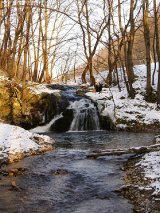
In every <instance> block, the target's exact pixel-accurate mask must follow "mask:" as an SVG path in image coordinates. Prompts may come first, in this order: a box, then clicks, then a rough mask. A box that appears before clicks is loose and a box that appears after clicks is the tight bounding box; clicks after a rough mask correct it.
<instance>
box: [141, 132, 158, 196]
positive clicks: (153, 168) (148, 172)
mask: <svg viewBox="0 0 160 213" xmlns="http://www.w3.org/2000/svg"><path fill="white" fill-rule="evenodd" d="M156 143H160V135H159V136H156ZM137 165H138V166H140V167H141V168H142V169H143V170H144V177H145V179H146V180H149V181H147V182H149V184H148V185H147V186H146V188H153V189H154V192H153V194H154V195H158V194H160V151H157V152H150V153H147V154H145V155H144V156H143V158H142V160H141V161H140V162H139V163H138V164H137Z"/></svg>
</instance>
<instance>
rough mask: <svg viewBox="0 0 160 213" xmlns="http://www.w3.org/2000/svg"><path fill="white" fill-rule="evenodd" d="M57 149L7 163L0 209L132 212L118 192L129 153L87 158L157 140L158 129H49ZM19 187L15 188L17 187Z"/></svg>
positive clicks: (0, 180) (15, 212)
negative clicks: (147, 131)
mask: <svg viewBox="0 0 160 213" xmlns="http://www.w3.org/2000/svg"><path fill="white" fill-rule="evenodd" d="M45 134H47V135H49V136H50V137H53V138H54V139H55V140H56V145H55V150H54V151H52V152H48V153H45V154H43V155H38V156H32V157H28V158H25V159H23V160H21V161H20V162H17V163H13V164H11V165H9V166H6V168H4V169H6V171H14V170H16V169H17V170H18V171H20V172H19V174H18V173H16V175H14V174H13V173H11V174H10V175H8V174H7V173H6V175H5V174H3V175H2V174H1V176H0V213H132V212H133V210H132V209H133V206H132V205H131V204H130V203H129V202H128V200H126V199H125V198H123V197H122V196H121V195H119V194H117V193H115V192H114V191H115V190H116V189H118V188H119V187H121V186H122V185H123V184H124V182H123V171H122V169H121V168H122V167H123V164H124V162H125V161H127V159H128V157H129V156H130V155H123V156H109V157H100V158H98V159H96V160H92V159H87V158H86V154H87V153H88V152H90V151H93V150H97V149H106V148H129V147H132V146H142V145H149V144H152V140H153V137H154V135H153V134H145V133H128V132H107V131H88V132H66V133H61V134H56V133H52V132H48V133H45ZM14 185H16V186H17V187H16V188H14V187H13V186H14Z"/></svg>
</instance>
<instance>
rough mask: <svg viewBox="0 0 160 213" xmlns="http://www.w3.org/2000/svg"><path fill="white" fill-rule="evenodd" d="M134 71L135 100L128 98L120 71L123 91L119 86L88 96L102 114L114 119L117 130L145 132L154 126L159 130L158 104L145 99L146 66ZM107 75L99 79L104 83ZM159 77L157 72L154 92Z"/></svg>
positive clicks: (137, 67)
mask: <svg viewBox="0 0 160 213" xmlns="http://www.w3.org/2000/svg"><path fill="white" fill-rule="evenodd" d="M153 69H154V65H152V72H153ZM134 71H135V75H136V81H135V82H134V84H133V87H134V88H135V90H136V96H135V99H131V98H129V97H128V94H127V90H126V87H125V84H124V80H123V75H122V73H121V72H122V71H121V70H119V77H120V87H121V91H119V89H118V87H117V86H112V87H111V88H103V90H102V92H101V93H94V92H89V93H87V94H86V95H87V96H88V97H89V98H91V99H92V100H93V101H95V102H96V103H98V108H99V112H100V114H102V115H108V116H109V117H110V118H112V120H113V121H114V123H115V125H116V127H117V128H120V129H122V128H128V129H135V130H137V129H138V130H141V129H142V130H145V129H147V127H149V128H150V127H151V126H152V125H155V128H158V127H159V125H160V111H159V110H158V109H157V106H156V103H148V102H146V101H145V98H144V95H145V87H146V66H145V65H138V66H135V68H134ZM107 74H108V72H107V71H104V72H101V74H100V75H99V76H97V79H98V80H99V81H100V82H103V79H105V78H106V76H107ZM102 77H103V78H102ZM157 77H158V73H157V71H156V73H155V85H154V86H153V89H154V91H156V87H157Z"/></svg>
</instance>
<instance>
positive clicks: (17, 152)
mask: <svg viewBox="0 0 160 213" xmlns="http://www.w3.org/2000/svg"><path fill="white" fill-rule="evenodd" d="M53 144H54V141H53V140H52V139H50V138H49V137H48V136H43V135H38V134H34V133H31V132H29V131H26V130H24V129H23V128H20V127H17V126H13V125H9V124H4V123H0V161H1V160H3V159H6V160H8V161H9V162H13V161H15V160H18V159H21V158H23V157H25V156H28V155H31V154H36V153H41V152H44V151H47V150H51V149H52V148H53Z"/></svg>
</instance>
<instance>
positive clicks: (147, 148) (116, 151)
mask: <svg viewBox="0 0 160 213" xmlns="http://www.w3.org/2000/svg"><path fill="white" fill-rule="evenodd" d="M159 150H160V144H154V145H150V146H141V147H131V148H129V149H105V150H98V151H94V152H92V153H89V154H88V155H87V158H98V157H101V156H111V155H124V154H145V153H148V152H154V151H159Z"/></svg>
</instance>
